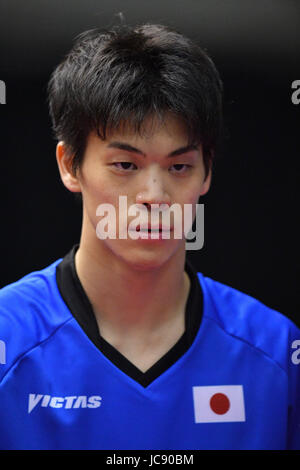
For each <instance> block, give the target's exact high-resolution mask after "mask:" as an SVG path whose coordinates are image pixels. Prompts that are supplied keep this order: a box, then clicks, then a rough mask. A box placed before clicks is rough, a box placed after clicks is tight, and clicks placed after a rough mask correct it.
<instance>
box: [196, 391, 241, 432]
mask: <svg viewBox="0 0 300 470" xmlns="http://www.w3.org/2000/svg"><path fill="white" fill-rule="evenodd" d="M193 398H194V413H195V423H217V422H218V423H225V422H235V421H246V417H245V404H244V392H243V386H242V385H214V386H199V387H193Z"/></svg>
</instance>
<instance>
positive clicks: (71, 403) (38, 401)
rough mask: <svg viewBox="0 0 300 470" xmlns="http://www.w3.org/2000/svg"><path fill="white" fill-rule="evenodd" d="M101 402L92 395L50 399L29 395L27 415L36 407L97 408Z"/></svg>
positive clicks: (97, 396) (48, 397)
mask: <svg viewBox="0 0 300 470" xmlns="http://www.w3.org/2000/svg"><path fill="white" fill-rule="evenodd" d="M101 401H102V398H101V397H100V396H99V395H92V396H90V397H88V396H86V395H81V396H76V395H74V396H68V397H51V396H50V395H41V394H35V393H30V394H29V397H28V413H31V412H32V410H33V409H34V408H35V407H36V406H37V405H39V406H41V407H43V408H47V407H50V408H64V409H75V408H99V406H100V405H101Z"/></svg>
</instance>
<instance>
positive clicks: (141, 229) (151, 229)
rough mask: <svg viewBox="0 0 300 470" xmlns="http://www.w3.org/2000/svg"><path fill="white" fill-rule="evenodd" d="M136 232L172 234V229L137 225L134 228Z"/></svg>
mask: <svg viewBox="0 0 300 470" xmlns="http://www.w3.org/2000/svg"><path fill="white" fill-rule="evenodd" d="M136 231H137V232H148V233H150V232H158V233H161V232H169V231H170V232H172V231H173V227H165V226H163V225H159V226H155V227H154V226H153V227H151V226H149V225H142V226H140V225H138V226H137V227H136Z"/></svg>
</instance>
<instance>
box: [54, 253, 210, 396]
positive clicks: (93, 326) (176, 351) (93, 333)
mask: <svg viewBox="0 0 300 470" xmlns="http://www.w3.org/2000/svg"><path fill="white" fill-rule="evenodd" d="M78 247H79V244H76V245H74V246H73V248H72V249H71V250H70V251H69V253H68V254H67V255H66V256H65V257H64V258H63V260H62V261H61V262H60V263H59V264H58V265H57V268H56V281H57V285H58V289H59V291H60V293H61V295H62V298H63V299H64V301H65V303H66V304H67V306H68V308H69V309H70V311H71V313H72V315H73V316H74V317H75V319H76V320H77V322H78V323H79V325H80V326H81V328H82V329H83V331H84V332H85V334H86V335H87V336H88V337H89V339H90V340H91V341H92V342H93V343H94V344H95V346H97V348H98V349H99V350H100V351H101V352H102V353H103V354H104V355H105V356H106V357H107V358H108V359H109V360H110V361H111V362H112V363H113V364H115V365H116V366H117V367H118V368H119V369H120V370H122V371H123V372H124V373H125V374H127V375H128V376H129V377H131V378H132V379H134V380H135V381H136V382H138V383H139V384H141V385H142V386H143V387H147V385H149V384H150V383H151V382H153V381H154V380H155V379H156V378H157V377H159V376H160V375H161V374H162V373H163V372H164V371H166V370H167V369H168V368H169V367H171V366H172V364H174V363H175V362H176V361H177V360H178V359H179V358H180V357H181V356H182V355H183V354H184V353H185V352H186V351H187V350H188V349H189V347H190V346H191V345H192V343H193V341H194V339H195V336H196V334H197V332H198V330H199V327H200V323H201V319H202V311H203V296H202V290H201V286H200V282H199V279H198V276H197V272H196V271H195V270H194V268H193V266H192V265H191V264H190V262H189V260H187V259H186V260H185V271H186V272H187V274H188V276H189V278H190V281H191V286H190V292H189V296H188V299H187V303H186V310H185V332H184V334H183V335H182V336H181V338H180V339H179V340H178V341H177V343H176V344H175V345H174V346H173V347H172V348H171V349H170V350H169V351H168V352H167V353H166V354H165V355H164V356H163V357H161V358H160V359H159V360H158V361H157V362H156V363H155V364H154V365H153V366H151V367H150V369H148V370H147V371H146V372H142V371H141V370H139V369H138V368H137V367H136V366H135V365H133V364H132V363H131V362H130V361H129V360H128V359H126V357H125V356H123V355H122V354H121V353H120V352H119V351H117V349H115V348H114V347H113V346H112V345H111V344H109V343H108V342H107V341H106V340H105V339H104V338H102V336H101V334H100V332H99V328H98V324H97V321H96V318H95V315H94V312H93V308H92V306H91V303H90V301H89V299H88V297H87V295H86V293H85V291H84V289H83V287H82V284H81V282H80V280H79V278H78V275H77V272H76V268H75V253H76V251H77V249H78Z"/></svg>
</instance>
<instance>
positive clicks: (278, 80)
mask: <svg viewBox="0 0 300 470" xmlns="http://www.w3.org/2000/svg"><path fill="white" fill-rule="evenodd" d="M241 4H243V5H241ZM49 5H50V2H49V4H47V3H46V2H36V1H30V0H29V1H27V2H22V3H21V2H20V1H14V0H13V1H11V2H8V1H7V2H5V1H2V6H1V15H0V53H1V55H0V80H4V81H5V84H6V104H5V105H1V106H0V136H1V146H0V149H1V160H0V161H1V191H2V194H1V196H2V197H1V240H2V244H1V279H0V286H4V285H6V284H8V283H10V282H13V281H14V280H16V279H18V278H20V277H21V276H23V275H25V274H27V273H28V272H31V271H33V270H36V269H41V268H43V267H45V266H47V265H48V264H50V263H51V262H53V261H54V260H56V259H57V258H60V257H62V256H63V255H64V254H65V253H66V252H67V251H68V250H69V249H70V247H71V246H72V245H73V244H74V243H77V242H78V241H79V236H80V227H81V208H80V205H79V204H78V203H76V202H75V201H74V198H73V195H72V194H71V193H68V191H67V190H66V189H65V188H64V187H63V185H62V183H61V182H60V180H59V174H58V170H57V167H56V161H55V141H54V140H53V137H52V133H51V129H50V119H49V116H48V109H47V103H46V85H47V80H48V78H49V75H50V73H51V71H52V69H53V67H54V66H55V65H56V64H57V63H58V62H59V61H60V60H61V58H62V56H63V54H65V53H66V52H67V51H68V50H69V48H70V47H71V44H72V40H73V38H74V37H75V36H76V35H77V34H79V33H80V32H81V31H83V30H86V29H89V28H92V27H97V26H100V27H102V26H107V25H109V24H112V23H113V22H114V21H115V20H114V14H115V13H117V12H118V11H122V12H123V13H124V15H125V18H126V20H127V21H128V22H129V23H133V24H134V23H136V22H145V21H151V22H160V23H165V24H168V25H170V26H172V27H175V28H177V29H178V30H180V31H182V32H183V33H186V34H188V35H189V36H190V37H192V38H194V39H195V40H197V41H198V42H199V43H200V44H201V45H202V46H203V47H204V48H206V49H207V50H208V52H209V53H210V54H211V56H212V57H213V58H214V60H215V63H216V65H217V67H218V69H219V71H220V73H221V76H222V78H223V82H224V88H225V100H224V109H225V122H226V129H227V135H226V140H225V142H224V145H223V147H222V148H221V149H220V152H219V154H218V156H217V160H216V163H215V172H214V177H213V181H212V187H211V190H210V192H209V194H208V195H207V196H205V197H204V198H203V200H202V202H204V204H205V243H204V247H203V248H202V249H201V250H199V251H189V252H188V257H189V258H190V259H191V261H192V262H193V264H194V266H195V267H196V268H197V269H198V270H199V271H202V272H203V273H204V274H206V275H208V276H210V277H213V278H214V279H216V280H219V281H220V282H224V283H226V284H228V285H231V286H233V287H235V288H237V289H239V290H242V291H243V292H246V293H248V294H250V295H252V296H254V297H256V298H258V299H259V300H261V301H262V302H264V303H265V304H267V305H269V306H270V307H272V308H274V309H277V310H279V311H281V312H282V313H284V314H285V315H287V316H289V317H290V318H292V319H293V320H294V321H295V322H296V323H297V324H298V325H299V326H300V312H299V287H298V285H299V255H298V253H299V249H298V238H299V237H298V236H297V219H298V217H299V209H298V207H299V205H298V184H299V163H298V159H299V124H300V105H298V106H297V105H294V104H293V103H292V100H291V95H292V89H291V84H292V82H293V81H294V80H297V79H300V54H299V53H300V38H299V36H300V34H299V31H300V2H291V1H273V2H272V1H267V0H264V1H257V2H255V1H252V2H250V1H244V2H240V1H228V2H221V1H219V2H218V1H217V0H215V1H210V2H209V1H203V2H201V1H198V2H197V1H194V0H186V1H185V2H181V1H179V0H177V1H175V2H174V1H172V2H171V0H166V1H165V2H164V4H163V5H162V4H161V2H159V1H153V2H151V5H150V2H149V3H148V2H144V3H143V2H137V1H134V0H131V1H128V2H126V5H125V4H124V2H120V1H116V0H115V1H111V2H107V1H102V2H96V1H92V0H87V1H85V2H83V1H81V2H80V1H73V2H70V1H69V0H62V1H61V2H60V3H58V2H56V1H54V2H51V7H50V6H49Z"/></svg>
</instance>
